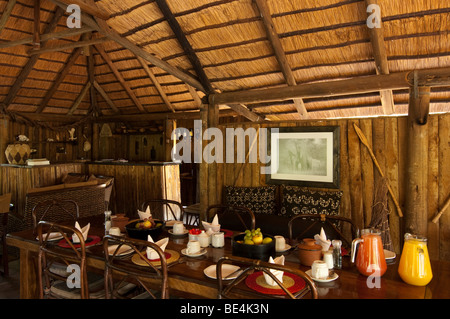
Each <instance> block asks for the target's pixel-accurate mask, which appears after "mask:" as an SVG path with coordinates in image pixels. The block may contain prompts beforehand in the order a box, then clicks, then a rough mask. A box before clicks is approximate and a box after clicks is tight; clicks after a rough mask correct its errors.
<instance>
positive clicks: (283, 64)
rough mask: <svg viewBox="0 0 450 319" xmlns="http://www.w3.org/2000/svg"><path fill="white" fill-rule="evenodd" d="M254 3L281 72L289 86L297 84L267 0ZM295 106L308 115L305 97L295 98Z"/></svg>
mask: <svg viewBox="0 0 450 319" xmlns="http://www.w3.org/2000/svg"><path fill="white" fill-rule="evenodd" d="M254 3H255V4H256V7H257V9H258V10H259V12H260V14H261V17H262V21H263V24H264V28H265V29H266V33H267V36H268V38H269V42H270V43H271V45H272V48H273V50H274V52H275V56H276V58H277V61H278V64H279V66H280V68H281V72H282V73H283V75H284V78H285V80H286V82H287V84H288V85H289V86H294V85H297V81H296V80H295V77H294V73H293V72H292V69H291V67H290V66H289V63H288V61H287V58H286V54H285V52H284V49H283V46H282V44H281V41H280V38H279V37H278V34H277V32H276V30H275V25H274V24H273V20H272V16H271V14H270V11H269V8H268V6H267V2H266V0H254ZM294 106H295V108H296V109H297V112H298V113H299V114H300V116H301V117H302V118H304V117H306V116H307V113H308V111H307V110H306V107H305V103H304V102H303V99H300V98H298V99H294Z"/></svg>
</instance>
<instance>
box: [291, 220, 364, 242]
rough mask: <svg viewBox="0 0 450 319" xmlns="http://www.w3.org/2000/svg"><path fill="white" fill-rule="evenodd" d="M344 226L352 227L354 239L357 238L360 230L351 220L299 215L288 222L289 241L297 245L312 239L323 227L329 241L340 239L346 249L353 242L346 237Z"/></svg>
mask: <svg viewBox="0 0 450 319" xmlns="http://www.w3.org/2000/svg"><path fill="white" fill-rule="evenodd" d="M344 224H348V225H350V228H351V236H352V239H354V238H356V237H357V236H358V232H359V229H358V227H357V226H356V225H355V223H354V222H353V221H352V220H351V219H349V218H345V217H341V216H335V215H324V214H299V215H297V216H294V217H292V218H291V219H290V220H289V222H288V228H289V241H290V243H295V241H296V240H297V241H298V240H301V239H303V238H312V237H313V236H314V235H315V234H320V230H321V228H322V227H323V228H324V231H325V234H326V235H327V238H328V239H340V240H342V241H343V242H344V243H345V245H346V247H351V240H348V239H347V238H346V236H345V235H344V231H343V227H344Z"/></svg>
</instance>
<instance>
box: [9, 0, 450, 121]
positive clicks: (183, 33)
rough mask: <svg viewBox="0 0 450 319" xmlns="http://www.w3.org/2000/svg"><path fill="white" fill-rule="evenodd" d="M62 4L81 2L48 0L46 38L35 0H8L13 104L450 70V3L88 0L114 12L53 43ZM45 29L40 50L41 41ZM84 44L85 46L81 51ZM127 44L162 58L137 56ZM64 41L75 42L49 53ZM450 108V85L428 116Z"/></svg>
mask: <svg viewBox="0 0 450 319" xmlns="http://www.w3.org/2000/svg"><path fill="white" fill-rule="evenodd" d="M63 2H64V3H72V2H73V3H79V2H80V0H77V1H72V2H71V1H68V0H65V1H62V2H60V3H59V6H58V5H57V4H58V3H57V1H56V0H52V1H49V0H40V10H39V22H40V23H39V34H37V33H35V32H34V30H36V29H35V1H34V0H17V1H13V0H9V1H7V0H0V16H1V18H0V105H2V110H3V111H4V112H11V113H13V112H19V113H27V112H30V113H40V114H47V113H48V114H60V115H70V114H72V115H79V116H82V115H86V114H91V113H92V112H94V113H98V114H99V115H100V116H102V115H103V116H105V115H111V114H122V115H130V114H142V113H150V114H151V113H155V114H160V113H170V114H173V113H175V114H176V113H179V112H187V111H192V112H195V111H198V110H199V106H200V105H199V103H200V100H199V97H200V98H201V97H203V96H205V95H208V93H212V92H232V91H243V90H250V89H261V88H275V87H284V86H287V85H300V84H306V83H316V82H323V81H336V80H344V79H350V78H357V77H364V76H369V75H376V74H389V73H396V72H403V71H412V70H415V69H431V68H441V67H450V41H449V40H450V34H449V30H450V23H449V21H450V2H448V1H441V0H404V1H389V0H378V1H377V2H376V1H374V0H216V1H214V0H122V1H118V0H100V1H96V2H95V3H94V1H92V0H91V1H88V0H86V1H85V2H86V3H88V4H89V6H90V7H91V8H92V7H95V6H96V7H97V8H98V9H99V10H98V12H101V13H103V14H105V13H106V15H108V16H109V17H108V18H107V19H106V20H102V18H97V22H98V23H99V25H100V27H98V26H97V24H96V25H95V26H94V27H93V25H92V22H93V21H95V20H94V19H92V17H90V16H87V15H86V16H83V18H82V22H83V24H82V27H83V29H81V31H80V29H70V32H71V33H70V34H65V36H64V37H63V38H58V39H55V38H53V39H48V37H46V36H45V35H46V34H48V33H49V34H51V37H54V36H55V33H56V35H61V33H60V32H64V31H68V30H69V29H68V27H67V25H66V21H67V17H68V15H69V14H68V13H65V12H64V10H61V9H60V7H64V5H63ZM370 3H378V5H379V7H380V8H381V16H382V28H381V29H376V30H375V29H369V28H368V27H367V24H366V21H367V18H368V15H369V14H370V13H367V12H366V9H367V5H368V4H370ZM10 9H11V10H10ZM267 12H268V15H267ZM83 13H84V14H87V13H86V11H83ZM63 14H64V15H63ZM93 14H94V15H95V13H93ZM60 15H62V16H61V17H60ZM84 17H87V18H90V19H91V20H89V21H90V22H89V23H86V22H87V20H86V19H84ZM55 21H56V22H57V23H56V26H54V25H52V23H55ZM103 21H106V24H107V25H105V24H102V22H103ZM270 24H272V29H270V27H269V29H268V28H267V25H270ZM109 28H110V29H109ZM270 30H272V33H271V32H270ZM371 31H373V32H375V33H371ZM80 32H85V33H82V34H80ZM111 34H113V36H111ZM37 35H38V37H40V47H39V46H36V45H33V44H32V42H33V41H31V39H33V37H34V38H37ZM105 36H107V37H105ZM115 36H120V37H119V39H125V42H123V41H114V39H117V38H114V37H115ZM376 37H378V39H381V42H380V45H379V46H377V45H375V44H374V43H375V42H374V40H373V39H374V38H376ZM371 38H372V41H371ZM21 39H25V40H27V41H25V40H24V41H22V42H25V43H18V42H17V41H18V40H21ZM79 41H87V42H86V44H85V45H86V46H83V47H76V48H74V47H73V46H76V45H77V43H78V42H79ZM118 42H119V43H118ZM128 44H131V45H132V46H133V48H137V49H138V50H141V51H139V52H141V53H142V52H145V53H146V54H147V56H146V57H149V58H150V59H152V58H156V60H155V61H156V62H155V63H151V62H149V60H148V59H142V58H138V57H137V55H136V51H133V50H130V47H128ZM66 45H68V46H69V47H71V46H72V48H67V49H64V47H61V48H60V50H58V51H52V50H51V51H47V49H48V48H56V47H60V46H66ZM380 46H381V47H380ZM280 48H281V52H280V51H277V49H278V50H279V49H280ZM33 50H37V51H33ZM39 50H41V51H39ZM280 56H281V58H280ZM280 59H284V60H280ZM151 61H153V60H151ZM160 61H161V63H162V64H158V63H160ZM156 64H158V66H156ZM173 70H175V71H177V72H179V73H180V74H181V78H180V76H179V74H178V73H177V74H175V75H174V73H173V72H172V71H173ZM191 80H192V81H191ZM186 82H189V84H187V83H186ZM194 86H196V88H194ZM202 91H203V92H202ZM382 94H386V95H384V97H385V98H386V99H385V100H384V101H386V102H384V101H383V103H382V99H381V97H380V96H381V95H382ZM392 98H393V104H390V103H389V101H392ZM408 98H409V92H408V89H402V90H394V91H386V92H381V94H380V92H371V93H363V94H357V95H344V96H336V97H315V98H305V99H295V100H293V99H288V100H285V101H272V102H268V103H254V104H246V105H239V106H237V107H236V106H235V107H234V108H233V111H231V112H230V111H227V109H228V106H222V107H221V108H222V109H223V110H224V112H225V113H226V114H233V113H234V112H236V111H237V112H241V111H242V108H245V111H246V112H247V113H248V111H250V115H251V116H250V117H249V116H247V117H248V118H251V117H253V119H254V120H255V119H256V120H258V119H261V118H266V119H267V120H295V119H301V118H319V119H321V118H336V117H353V116H377V115H385V114H389V115H390V114H393V115H400V114H406V113H407V109H408ZM239 107H240V108H241V109H239ZM449 111H450V87H445V86H443V87H436V88H433V89H432V93H431V106H430V112H432V113H434V112H449ZM227 112H228V113H227Z"/></svg>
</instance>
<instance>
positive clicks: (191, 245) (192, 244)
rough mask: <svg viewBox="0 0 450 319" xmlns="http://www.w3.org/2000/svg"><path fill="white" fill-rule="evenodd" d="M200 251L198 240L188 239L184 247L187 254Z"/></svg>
mask: <svg viewBox="0 0 450 319" xmlns="http://www.w3.org/2000/svg"><path fill="white" fill-rule="evenodd" d="M199 251H200V242H199V241H198V240H190V241H189V242H188V244H187V247H186V253H187V254H190V255H192V254H196V253H198V252H199Z"/></svg>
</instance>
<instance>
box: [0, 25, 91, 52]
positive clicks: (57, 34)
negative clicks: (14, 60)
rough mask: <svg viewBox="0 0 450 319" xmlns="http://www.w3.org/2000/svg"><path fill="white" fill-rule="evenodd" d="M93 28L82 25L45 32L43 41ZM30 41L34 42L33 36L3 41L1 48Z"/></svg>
mask: <svg viewBox="0 0 450 319" xmlns="http://www.w3.org/2000/svg"><path fill="white" fill-rule="evenodd" d="M92 30H93V29H92V28H91V27H81V28H79V29H78V28H74V29H67V30H63V31H59V32H52V33H44V34H41V43H42V42H44V41H47V40H52V39H61V38H66V37H72V36H76V35H80V34H83V33H87V32H91V31H92ZM28 43H33V37H27V38H23V39H20V40H14V41H6V42H2V43H0V49H4V48H10V47H14V46H17V45H22V44H28Z"/></svg>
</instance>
